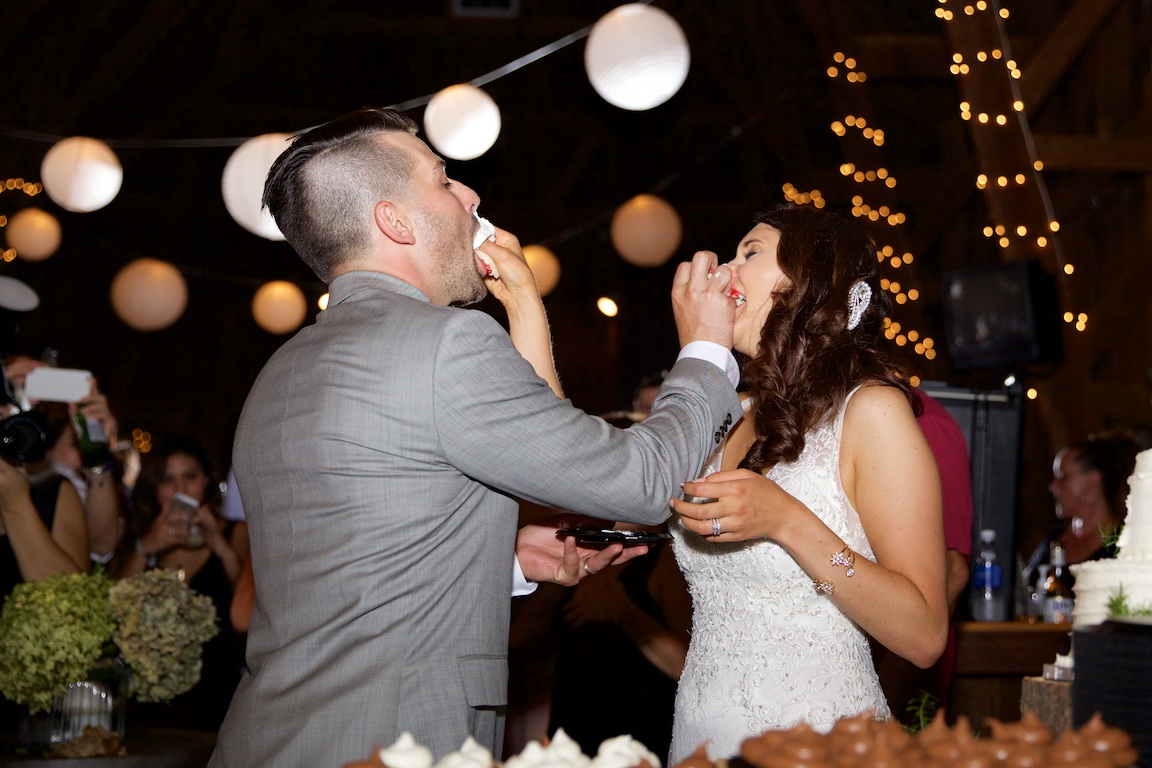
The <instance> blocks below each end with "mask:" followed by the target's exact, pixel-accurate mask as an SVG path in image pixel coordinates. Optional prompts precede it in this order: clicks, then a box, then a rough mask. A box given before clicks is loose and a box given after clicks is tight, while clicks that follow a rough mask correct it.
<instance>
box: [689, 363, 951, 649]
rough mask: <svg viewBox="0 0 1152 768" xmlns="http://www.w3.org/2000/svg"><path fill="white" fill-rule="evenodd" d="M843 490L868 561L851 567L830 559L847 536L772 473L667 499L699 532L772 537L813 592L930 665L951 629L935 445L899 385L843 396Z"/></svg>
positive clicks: (721, 480)
mask: <svg viewBox="0 0 1152 768" xmlns="http://www.w3.org/2000/svg"><path fill="white" fill-rule="evenodd" d="M840 473H841V480H842V482H843V484H844V490H845V493H846V494H847V495H848V499H849V501H851V502H852V504H853V506H854V507H855V508H856V510H857V512H858V513H859V515H860V521H861V523H862V524H863V526H864V532H865V534H866V535H867V537H868V542H869V543H870V544H871V546H872V550H873V552H874V553H875V555H876V562H875V563H873V562H871V561H870V560H868V559H866V558H865V557H863V556H862V555H854V556H853V560H854V565H853V574H852V576H848V573H847V571H848V569H847V568H846V567H845V566H843V565H836V564H834V563H833V559H834V557H835V556H836V555H838V554H842V556H843V557H848V555H849V554H850V550H846V549H845V547H846V546H847V544H846V542H844V541H843V540H842V539H841V538H840V537H839V536H838V535H836V534H835V533H834V532H833V531H832V530H831V529H830V528H829V527H828V526H827V525H825V524H824V522H823V521H822V520H820V518H818V517H817V516H816V515H815V514H814V513H813V512H812V511H811V510H810V509H808V507H806V506H805V505H804V504H803V503H801V502H800V501H799V500H798V499H796V498H795V497H793V496H791V495H789V494H788V493H786V492H785V491H784V490H782V489H781V488H780V487H779V486H778V485H776V484H775V483H774V482H772V481H771V480H769V479H767V478H765V477H763V476H762V475H758V474H756V473H753V472H749V471H747V470H737V471H734V472H720V473H716V474H714V475H711V476H709V477H708V478H707V479H706V480H705V481H703V482H698V483H686V484H685V488H684V490H685V492H687V493H692V494H694V495H697V496H714V497H719V498H720V501H718V502H716V503H714V504H706V505H691V504H684V503H683V502H679V501H674V502H673V506H674V508H675V509H676V511H677V512H678V513H679V514H681V515H682V518H683V519H684V522H685V525H687V526H688V527H689V528H691V529H692V530H694V531H696V532H697V533H699V534H701V535H705V536H707V535H710V534H711V532H712V517H713V516H715V517H716V518H717V520H718V523H719V526H720V528H721V530H722V534H721V535H720V536H719V537H716V539H717V540H719V541H722V542H723V541H741V540H745V539H752V538H761V537H766V538H771V539H773V540H774V541H776V542H777V543H779V544H780V545H781V546H783V547H784V549H785V550H787V551H788V553H789V554H790V555H791V556H792V557H793V558H794V559H795V560H796V562H797V563H798V564H799V565H800V566H801V567H802V568H803V569H804V570H805V571H806V572H807V574H808V575H809V577H811V579H812V580H813V581H814V582H823V583H825V584H827V585H828V589H829V591H826V592H825V593H823V594H821V593H819V592H817V590H816V588H815V586H814V587H813V591H812V599H813V600H821V599H831V600H832V601H833V602H835V603H836V605H837V606H838V607H839V608H840V609H841V610H842V611H844V613H845V614H847V615H848V616H849V617H850V618H851V619H852V620H853V621H855V622H856V623H857V624H859V625H860V628H861V629H863V630H864V631H865V632H867V633H868V634H869V635H871V636H872V637H874V638H876V640H877V641H878V642H880V643H882V644H883V645H884V646H885V647H887V648H888V649H889V650H891V651H893V652H894V653H897V654H899V655H900V656H903V657H904V658H906V659H908V660H909V661H911V662H912V663H913V664H916V665H917V666H920V667H925V668H926V667H929V666H931V665H932V664H933V663H935V661H936V659H938V658H939V657H940V654H941V653H942V652H943V650H944V645H945V642H946V640H947V633H948V600H947V596H946V594H945V586H944V585H945V565H944V563H945V560H944V531H943V513H942V511H941V500H940V479H939V475H938V474H937V471H936V463H935V461H934V459H933V458H932V452H931V450H930V448H929V447H928V444H927V441H925V439H924V435H923V433H922V432H921V431H920V428H919V425H918V424H917V423H916V419H915V416H914V415H913V414H912V410H911V408H910V407H909V406H908V401H907V400H906V399H905V397H904V395H903V393H901V392H900V391H899V390H897V389H895V388H893V387H883V386H873V387H865V388H864V389H861V390H860V391H859V392H858V393H857V394H856V395H855V397H853V398H852V401H851V402H850V403H849V405H848V409H847V413H846V414H845V418H844V430H843V435H842V438H841V456H840Z"/></svg>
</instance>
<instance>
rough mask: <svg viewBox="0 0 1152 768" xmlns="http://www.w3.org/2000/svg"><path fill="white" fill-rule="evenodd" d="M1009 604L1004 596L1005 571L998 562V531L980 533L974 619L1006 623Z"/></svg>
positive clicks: (975, 566) (974, 579)
mask: <svg viewBox="0 0 1152 768" xmlns="http://www.w3.org/2000/svg"><path fill="white" fill-rule="evenodd" d="M1007 608H1008V602H1007V600H1006V598H1005V596H1004V571H1003V568H1002V566H1001V565H1000V563H999V562H997V560H996V531H994V530H992V529H990V528H985V529H984V530H982V531H980V553H979V554H978V555H977V556H976V562H975V563H973V564H972V618H973V619H974V620H976V621H1006V620H1007V619H1008V612H1007Z"/></svg>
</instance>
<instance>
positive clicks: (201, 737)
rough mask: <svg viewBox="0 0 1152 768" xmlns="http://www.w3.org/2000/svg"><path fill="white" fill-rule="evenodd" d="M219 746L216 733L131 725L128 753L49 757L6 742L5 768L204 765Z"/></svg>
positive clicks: (1, 761)
mask: <svg viewBox="0 0 1152 768" xmlns="http://www.w3.org/2000/svg"><path fill="white" fill-rule="evenodd" d="M215 746H216V734H215V733H211V732H208V731H191V730H182V729H178V728H140V729H133V728H129V729H128V733H127V734H126V736H125V738H124V748H125V749H126V750H127V752H128V754H126V755H122V756H118V757H58V758H49V757H41V756H36V755H31V754H27V753H24V754H21V753H20V752H18V751H16V750H14V749H12V748H11V746H10V745H8V744H5V745H4V747H5V748H4V749H2V750H0V765H2V766H4V768H204V766H206V765H208V760H209V758H211V757H212V749H213V747H215Z"/></svg>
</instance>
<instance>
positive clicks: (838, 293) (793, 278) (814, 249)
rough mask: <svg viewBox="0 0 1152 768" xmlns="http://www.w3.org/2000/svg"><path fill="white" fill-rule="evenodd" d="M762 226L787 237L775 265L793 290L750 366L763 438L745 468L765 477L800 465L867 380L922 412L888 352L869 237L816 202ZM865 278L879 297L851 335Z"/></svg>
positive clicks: (776, 212) (776, 211) (767, 217)
mask: <svg viewBox="0 0 1152 768" xmlns="http://www.w3.org/2000/svg"><path fill="white" fill-rule="evenodd" d="M754 223H755V224H767V225H768V226H770V227H773V228H774V229H776V230H778V231H779V232H780V246H779V249H778V250H777V253H776V260H777V263H778V264H779V266H780V270H781V271H782V272H783V273H784V275H785V277H787V284H785V285H783V286H782V287H780V288H779V289H778V290H777V291H776V292H775V293H774V295H773V304H772V309H771V311H769V313H768V318H767V320H766V321H765V322H764V328H763V329H762V330H761V331H760V348H759V350H758V352H757V354H756V356H755V357H753V358H751V359H749V360H747V362H745V364H744V367H743V372H744V378H745V380H746V382H748V383H749V384H750V390H749V391H750V394H751V395H752V398H753V400H754V405H753V411H752V414H751V415H752V416H753V418H754V420H755V425H756V434H757V438H756V441H755V442H754V443H753V444H752V447H751V448H750V449H749V450H748V454H747V455H746V456H745V457H744V460H743V461H742V462H741V464H740V466H742V467H746V468H748V469H752V470H754V471H756V472H763V471H765V470H766V469H769V468H771V467H773V466H775V465H776V464H777V463H779V462H781V461H784V462H791V461H795V460H796V459H797V458H799V456H800V453H801V452H802V451H803V450H804V438H805V435H806V434H807V433H808V432H809V431H810V430H811V429H813V428H814V427H816V426H817V425H819V424H820V423H821V422H823V421H824V420H825V419H827V418H829V417H830V416H832V415H833V414H835V413H836V412H837V410H838V409H839V407H840V405H841V404H842V403H843V402H844V399H845V398H846V397H847V396H848V393H849V392H850V391H852V389H853V388H854V387H856V386H858V385H860V384H863V383H865V382H876V383H879V384H888V385H890V386H893V387H897V388H898V389H900V391H901V392H903V393H904V395H905V397H907V398H908V402H909V405H910V407H911V408H912V409H913V412H914V413H916V414H917V415H918V414H919V412H920V405H919V402H918V401H917V399H916V396H915V394H914V393H913V391H912V387H911V386H910V385H909V383H908V372H907V369H906V368H905V366H904V365H903V364H902V363H900V362H899V361H897V360H896V359H895V358H893V357H892V356H891V355H889V354H888V353H887V352H886V351H885V350H883V349H881V347H880V346H879V336H880V330H881V326H882V323H883V320H884V318H885V316H887V314H888V311H889V309H890V308H891V302H890V300H889V298H888V295H887V293H886V292H885V291H883V290H881V289H880V285H879V279H878V277H877V274H876V263H877V262H876V247H875V245H874V244H873V242H872V240H871V238H870V237H869V236H868V234H867V233H866V232H864V230H863V229H862V228H861V227H860V226H858V225H857V224H856V223H855V222H852V221H850V220H848V219H845V218H842V217H841V216H838V215H837V214H835V213H832V212H826V211H824V210H822V209H819V208H816V207H814V206H811V205H793V204H786V205H781V206H779V207H776V208H773V209H771V210H769V211H766V212H764V213H761V214H759V215H757V216H756V217H755V219H754ZM857 280H864V281H865V282H867V283H868V284H869V285H870V286H871V288H872V298H871V300H870V301H869V302H868V306H867V308H866V309H865V310H864V314H863V316H862V317H861V319H860V324H859V325H858V326H856V328H854V329H853V330H848V291H849V289H850V288H851V287H852V285H853V284H854V283H855V282H856V281H857Z"/></svg>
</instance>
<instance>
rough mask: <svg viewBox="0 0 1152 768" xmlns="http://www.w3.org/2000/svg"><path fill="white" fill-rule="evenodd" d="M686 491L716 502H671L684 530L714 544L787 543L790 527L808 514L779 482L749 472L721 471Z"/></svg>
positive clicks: (695, 483) (805, 508)
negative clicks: (720, 542) (716, 542)
mask: <svg viewBox="0 0 1152 768" xmlns="http://www.w3.org/2000/svg"><path fill="white" fill-rule="evenodd" d="M684 492H685V493H686V494H691V495H693V496H701V497H707V498H714V499H716V501H713V502H709V503H706V504H691V503H689V502H686V501H683V500H681V499H673V500H672V501H671V506H672V509H673V511H674V512H676V514H678V515H679V516H680V522H681V523H682V524H683V525H684V527H686V528H688V529H689V530H691V531H695V532H696V533H698V534H700V535H701V536H704V537H706V538H709V539H712V540H713V541H723V542H735V541H747V540H749V539H765V538H767V539H772V540H774V541H777V542H780V543H783V542H784V540H786V539H787V535H786V532H787V529H788V526H789V525H790V524H791V523H793V522H795V521H796V520H797V518H798V515H800V514H802V513H803V512H807V511H808V510H807V507H805V506H804V505H803V504H801V503H800V502H799V501H798V500H797V499H796V498H795V497H794V496H792V495H791V494H789V493H788V492H787V491H785V490H784V489H783V488H781V487H780V486H779V485H777V484H776V483H775V482H773V481H772V480H769V479H768V478H766V477H764V476H763V475H761V474H759V473H756V472H752V471H751V470H747V469H735V470H730V471H727V472H717V473H715V474H712V475H709V476H708V477H706V478H702V479H700V480H697V481H695V482H690V483H685V484H684ZM808 514H811V513H810V512H809V513H808ZM717 530H719V531H720V533H719V534H717V533H716V531H717Z"/></svg>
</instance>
